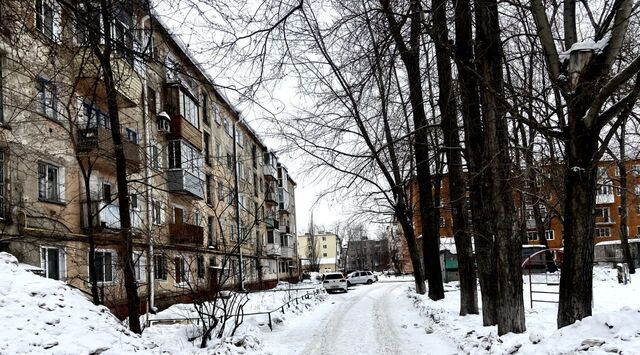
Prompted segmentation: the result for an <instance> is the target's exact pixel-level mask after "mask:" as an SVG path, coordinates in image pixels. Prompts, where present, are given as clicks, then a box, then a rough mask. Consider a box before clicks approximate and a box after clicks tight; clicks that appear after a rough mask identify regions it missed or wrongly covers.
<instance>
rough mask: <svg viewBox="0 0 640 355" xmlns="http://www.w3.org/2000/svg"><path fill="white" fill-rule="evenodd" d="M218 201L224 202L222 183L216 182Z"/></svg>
mask: <svg viewBox="0 0 640 355" xmlns="http://www.w3.org/2000/svg"><path fill="white" fill-rule="evenodd" d="M218 200H220V201H224V186H223V185H222V181H218Z"/></svg>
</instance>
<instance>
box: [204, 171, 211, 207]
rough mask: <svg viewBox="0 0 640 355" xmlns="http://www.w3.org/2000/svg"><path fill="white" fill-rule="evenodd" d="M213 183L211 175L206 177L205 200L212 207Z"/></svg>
mask: <svg viewBox="0 0 640 355" xmlns="http://www.w3.org/2000/svg"><path fill="white" fill-rule="evenodd" d="M212 183H213V177H212V176H211V175H209V174H207V176H206V180H205V185H204V187H205V196H206V197H205V198H206V202H207V205H209V206H211V204H212V203H213V202H212V197H211V192H212V191H211V184H212Z"/></svg>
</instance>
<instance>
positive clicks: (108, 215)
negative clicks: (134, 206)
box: [85, 201, 143, 230]
mask: <svg viewBox="0 0 640 355" xmlns="http://www.w3.org/2000/svg"><path fill="white" fill-rule="evenodd" d="M93 209H94V212H93V214H94V215H95V217H94V218H93V221H94V227H96V228H101V229H105V228H106V229H113V230H119V229H120V228H121V224H120V207H118V206H117V205H114V204H105V203H104V202H98V201H96V202H94V203H93ZM85 221H86V222H85V223H86V224H85V225H87V224H88V221H89V216H87V215H86V213H85ZM142 226H143V222H142V215H141V214H140V213H139V212H138V211H135V210H134V211H131V228H133V229H140V228H142Z"/></svg>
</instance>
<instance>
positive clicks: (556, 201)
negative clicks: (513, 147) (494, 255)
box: [397, 160, 640, 265]
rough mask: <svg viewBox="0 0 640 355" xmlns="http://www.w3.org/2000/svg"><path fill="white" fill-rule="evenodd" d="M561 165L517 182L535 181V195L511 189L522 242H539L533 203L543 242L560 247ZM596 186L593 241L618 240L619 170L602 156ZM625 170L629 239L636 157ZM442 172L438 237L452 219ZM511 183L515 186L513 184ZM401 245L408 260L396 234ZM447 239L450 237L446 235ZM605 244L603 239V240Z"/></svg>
mask: <svg viewBox="0 0 640 355" xmlns="http://www.w3.org/2000/svg"><path fill="white" fill-rule="evenodd" d="M562 169H563V167H562V166H545V167H543V168H542V169H541V170H542V171H543V173H541V174H539V175H538V176H537V177H536V180H535V181H531V182H525V181H522V182H518V184H520V185H521V187H522V189H520V190H524V188H525V187H526V186H527V184H535V186H536V189H537V191H538V193H537V195H536V196H527V195H526V194H523V193H520V192H515V193H514V202H515V205H516V215H517V217H518V221H519V223H520V224H521V226H522V227H523V228H522V230H523V232H524V233H525V234H526V235H523V237H524V238H523V244H524V243H526V244H529V245H540V244H542V243H541V242H540V240H539V238H538V233H537V224H536V219H535V215H534V208H533V207H534V205H535V204H536V203H537V204H538V206H539V209H540V214H541V216H540V217H541V222H542V227H543V228H544V230H545V239H546V243H547V245H548V246H549V247H550V248H561V247H562V246H563V241H562V236H563V233H562V232H563V227H562V219H561V216H562V207H563V206H562V200H561V196H562V182H563V177H562ZM597 169H598V170H597V190H596V205H595V206H594V214H595V223H596V225H595V237H594V243H596V244H597V243H600V242H616V241H619V240H620V223H621V215H622V207H623V205H622V200H621V191H622V188H623V187H622V186H621V179H620V171H619V169H618V166H617V164H616V162H614V161H610V160H602V161H600V162H599V163H598V168H597ZM625 170H626V171H627V181H626V183H627V184H626V187H624V188H625V189H626V192H627V203H626V205H625V206H624V207H626V211H627V235H628V237H629V238H630V239H631V240H632V241H633V240H634V239H639V238H640V160H629V161H626V162H625ZM447 178H448V177H447V176H446V175H445V176H444V177H443V180H442V188H441V191H440V193H441V198H442V203H441V208H440V237H441V238H453V220H452V215H451V205H450V203H449V190H448V186H449V184H448V181H447ZM514 186H517V184H516V185H514ZM414 206H417V196H416V197H415V198H414ZM414 227H415V229H416V231H417V233H416V234H417V235H421V230H422V225H421V221H420V216H419V211H418V207H416V208H415V214H414ZM397 234H401V228H400V227H399V226H397ZM399 239H400V240H401V243H402V245H401V246H400V247H399V250H401V254H402V259H403V265H406V264H410V259H409V254H408V251H407V246H406V240H405V239H404V238H399ZM448 240H450V239H448ZM605 244H606V243H605Z"/></svg>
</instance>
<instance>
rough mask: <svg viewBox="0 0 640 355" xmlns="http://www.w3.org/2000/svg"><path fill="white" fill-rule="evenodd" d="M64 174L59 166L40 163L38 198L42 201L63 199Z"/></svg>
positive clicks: (59, 200)
mask: <svg viewBox="0 0 640 355" xmlns="http://www.w3.org/2000/svg"><path fill="white" fill-rule="evenodd" d="M63 190H64V175H62V171H61V169H60V168H59V167H57V166H54V165H51V164H47V163H38V199H39V200H41V201H52V202H61V201H62V191H63Z"/></svg>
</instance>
